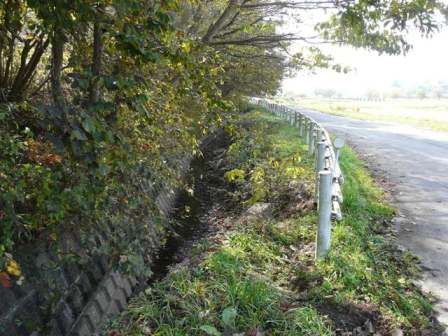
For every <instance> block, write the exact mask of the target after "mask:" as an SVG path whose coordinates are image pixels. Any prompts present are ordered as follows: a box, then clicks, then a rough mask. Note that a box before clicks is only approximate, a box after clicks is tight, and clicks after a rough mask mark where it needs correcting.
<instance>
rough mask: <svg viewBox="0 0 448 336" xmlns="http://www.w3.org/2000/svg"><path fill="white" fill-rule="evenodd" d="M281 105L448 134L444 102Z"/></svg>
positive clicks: (303, 101) (302, 102)
mask: <svg viewBox="0 0 448 336" xmlns="http://www.w3.org/2000/svg"><path fill="white" fill-rule="evenodd" d="M285 102H287V103H294V105H295V106H300V107H305V108H310V109H315V110H318V111H322V112H326V113H330V114H334V115H340V116H345V117H349V118H355V119H363V120H376V121H387V122H395V123H400V124H406V125H412V126H416V127H419V128H425V129H432V130H435V131H443V132H448V99H389V100H385V101H361V100H353V99H324V98H303V99H298V100H294V101H285Z"/></svg>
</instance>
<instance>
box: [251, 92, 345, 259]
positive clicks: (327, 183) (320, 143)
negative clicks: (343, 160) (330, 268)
mask: <svg viewBox="0 0 448 336" xmlns="http://www.w3.org/2000/svg"><path fill="white" fill-rule="evenodd" d="M252 102H253V103H255V104H257V105H260V106H262V107H264V108H266V109H267V110H268V111H270V112H271V113H273V114H275V115H276V116H279V117H281V118H283V119H285V120H287V121H288V122H289V123H290V124H291V125H293V126H295V127H297V128H298V132H299V135H300V136H301V137H302V138H303V140H304V142H305V144H306V145H308V155H309V156H314V157H315V169H316V186H315V201H316V203H317V205H318V212H319V223H318V224H319V227H318V232H317V241H316V258H318V259H321V258H324V257H325V256H326V255H327V254H328V251H329V250H330V244H331V220H332V219H333V220H337V221H340V220H342V212H341V204H342V202H343V196H342V192H341V185H342V184H343V183H344V176H343V175H342V172H341V168H340V167H339V153H340V150H341V148H342V147H343V146H344V141H343V140H342V139H340V138H336V139H335V141H334V142H333V141H332V140H331V138H330V135H329V133H328V132H327V131H326V130H325V128H323V127H322V126H321V125H320V124H319V123H318V122H316V121H315V120H314V119H313V118H311V117H309V116H307V115H305V114H303V113H301V112H299V111H296V110H294V109H291V108H289V107H287V106H284V105H279V104H275V103H272V102H270V101H267V100H264V99H257V98H252Z"/></svg>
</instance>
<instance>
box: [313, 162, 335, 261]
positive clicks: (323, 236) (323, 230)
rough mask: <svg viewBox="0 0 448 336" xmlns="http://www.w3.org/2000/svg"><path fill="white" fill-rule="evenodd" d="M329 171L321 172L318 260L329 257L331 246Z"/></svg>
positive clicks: (317, 243) (330, 177) (330, 175)
mask: <svg viewBox="0 0 448 336" xmlns="http://www.w3.org/2000/svg"><path fill="white" fill-rule="evenodd" d="M331 180H332V174H331V172H330V171H328V170H323V171H320V172H319V227H318V230H317V238H316V259H323V258H325V257H326V256H327V254H328V251H329V250H330V244H331V208H332V200H331V183H332V181H331Z"/></svg>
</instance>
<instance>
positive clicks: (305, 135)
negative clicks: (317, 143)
mask: <svg viewBox="0 0 448 336" xmlns="http://www.w3.org/2000/svg"><path fill="white" fill-rule="evenodd" d="M304 119H305V120H304V122H305V123H304V125H303V130H304V133H303V137H304V140H305V145H308V144H309V140H310V136H309V134H308V133H309V126H310V123H309V121H308V119H306V118H304Z"/></svg>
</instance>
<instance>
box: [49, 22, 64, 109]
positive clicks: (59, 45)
mask: <svg viewBox="0 0 448 336" xmlns="http://www.w3.org/2000/svg"><path fill="white" fill-rule="evenodd" d="M64 43H65V38H64V35H63V33H62V31H61V30H60V29H58V28H56V29H55V31H54V35H53V40H52V48H51V56H52V59H51V95H52V97H53V102H54V104H55V106H56V107H58V108H62V107H63V106H64V93H63V92H62V85H61V72H62V62H63V58H64Z"/></svg>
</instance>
